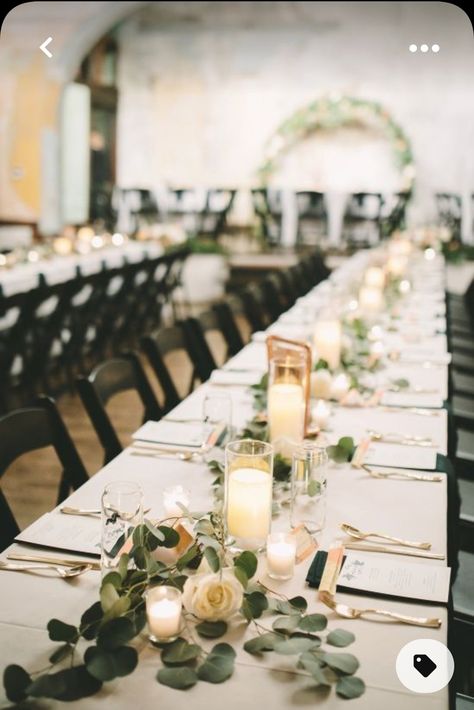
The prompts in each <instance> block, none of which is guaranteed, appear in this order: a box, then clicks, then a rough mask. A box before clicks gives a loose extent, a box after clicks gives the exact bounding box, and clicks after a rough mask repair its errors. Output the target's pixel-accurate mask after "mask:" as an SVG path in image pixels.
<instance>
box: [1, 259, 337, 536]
mask: <svg viewBox="0 0 474 710" xmlns="http://www.w3.org/2000/svg"><path fill="white" fill-rule="evenodd" d="M328 273H329V272H328V270H327V268H326V267H325V265H324V262H323V260H322V259H321V257H320V256H319V255H318V254H315V255H312V256H309V257H308V258H307V259H306V260H305V262H303V263H301V264H300V265H298V266H296V267H293V268H292V269H290V270H289V271H287V272H285V273H283V272H281V273H280V272H279V273H277V274H272V275H271V276H269V277H267V278H266V279H264V280H263V281H262V282H256V283H253V284H250V285H249V286H248V287H247V288H246V289H244V290H243V291H242V292H240V293H235V294H229V295H228V296H227V297H226V298H224V299H223V300H222V301H221V302H220V303H217V304H215V305H214V306H213V307H212V308H211V309H209V310H208V311H205V312H203V313H201V314H200V315H199V316H197V317H196V318H187V319H185V320H182V321H177V322H176V324H175V325H173V326H169V327H161V328H158V329H155V330H153V331H151V332H150V333H148V335H144V336H142V337H141V338H140V341H139V342H140V345H141V355H142V357H140V355H139V354H138V353H136V352H126V353H121V354H120V355H117V356H114V357H109V358H107V359H105V360H104V361H103V362H101V363H99V364H98V365H96V366H95V367H94V368H93V369H92V371H91V372H90V374H89V375H88V376H84V375H83V376H80V377H78V378H77V380H76V384H77V389H78V393H79V395H80V398H81V400H82V403H83V405H84V407H85V409H86V412H87V414H88V416H89V418H90V420H91V423H92V426H93V428H94V430H95V432H96V434H97V437H98V440H99V442H100V444H101V447H102V449H103V453H104V463H107V462H108V461H110V460H111V459H112V458H114V457H115V456H117V455H118V454H119V453H120V452H121V451H122V444H121V442H120V439H119V436H118V433H117V430H116V428H115V427H114V424H113V421H112V418H111V417H110V415H109V412H108V411H107V406H108V404H109V402H110V400H111V399H112V398H113V397H114V396H115V395H118V394H119V393H122V392H126V391H129V390H133V391H134V392H135V393H136V394H137V395H138V397H139V399H140V401H141V403H142V405H143V420H144V421H147V420H159V419H160V418H161V417H163V416H164V415H166V414H167V413H168V412H169V411H170V410H171V409H173V408H174V407H175V406H177V405H178V404H179V402H180V401H181V399H182V398H184V397H185V396H187V395H188V394H189V393H190V392H191V391H192V390H193V389H194V387H195V385H196V384H197V383H198V382H204V381H205V380H207V379H208V378H209V377H210V375H211V373H212V371H213V370H214V369H216V368H217V367H218V366H219V365H220V364H222V362H223V361H224V360H225V359H227V358H228V357H231V356H232V355H234V354H236V353H237V352H238V351H239V350H240V349H241V348H242V347H243V346H244V345H245V344H246V343H247V342H248V341H249V339H250V336H251V333H252V332H254V331H255V330H258V329H261V328H264V327H267V325H269V324H270V323H271V322H272V321H273V320H274V319H275V318H277V317H278V315H279V314H280V313H281V312H282V311H283V310H285V309H287V308H289V307H290V306H291V305H292V303H294V301H295V300H296V298H298V297H299V296H300V295H303V294H304V293H305V292H306V291H308V290H309V289H310V288H312V287H313V286H314V285H316V284H317V283H319V282H320V281H321V280H322V279H323V278H325V277H326V276H327V275H328ZM213 336H217V338H219V339H220V346H221V347H220V348H219V347H218V348H216V341H215V337H214V338H213ZM178 352H180V353H181V354H184V355H185V357H186V358H187V361H188V365H189V372H190V377H189V381H186V382H183V381H177V380H176V377H175V376H174V374H173V371H172V369H171V368H170V367H169V362H170V359H171V358H172V356H173V354H176V353H178ZM146 366H148V367H147V368H146ZM147 369H148V370H151V371H152V373H153V377H154V379H155V380H156V383H155V384H158V386H159V387H158V388H159V390H160V391H161V393H162V395H161V397H160V398H159V397H158V396H157V394H156V390H157V389H158V388H156V387H154V385H153V384H152V382H151V381H150V378H149V376H148V375H147ZM180 393H181V394H180ZM50 445H52V446H53V447H54V449H55V451H56V453H57V456H58V458H59V460H60V462H61V465H62V467H63V474H62V477H61V481H60V484H59V487H58V495H57V500H58V503H59V502H61V501H62V500H64V498H66V497H67V495H68V494H69V492H70V490H71V489H75V488H77V487H79V486H80V485H82V484H83V483H84V482H85V481H86V480H87V478H88V476H87V473H86V469H85V467H84V465H83V463H82V461H81V459H80V456H79V454H78V451H77V449H76V447H75V444H74V442H73V439H72V438H71V436H70V434H69V433H68V431H67V429H66V426H65V425H64V422H63V421H62V419H61V416H60V414H59V411H58V409H57V407H56V405H55V402H54V400H52V399H51V398H49V397H44V396H42V397H40V398H38V399H37V400H36V401H35V404H34V406H31V407H26V408H23V409H17V410H14V411H13V412H10V413H9V414H7V415H5V416H4V417H3V418H1V419H0V476H1V475H2V474H3V473H4V472H5V470H6V469H7V468H8V467H9V466H10V464H11V463H12V462H13V461H14V460H15V459H16V458H18V457H19V456H20V455H22V454H24V453H27V452H29V451H33V450H35V449H38V448H42V447H46V446H50ZM17 533H18V525H17V524H16V522H15V519H14V516H13V514H12V512H11V510H10V508H9V506H8V503H7V501H6V499H5V497H4V496H3V494H2V492H1V490H0V549H3V548H4V547H6V546H7V545H8V544H9V543H10V542H11V541H12V540H13V538H14V537H15V535H16V534H17Z"/></svg>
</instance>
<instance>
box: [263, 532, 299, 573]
mask: <svg viewBox="0 0 474 710" xmlns="http://www.w3.org/2000/svg"><path fill="white" fill-rule="evenodd" d="M295 558H296V542H295V541H294V539H292V536H291V535H290V534H289V533H272V534H271V535H269V536H268V538H267V571H268V576H269V577H271V578H272V579H281V580H283V579H291V577H293V574H294V571H295Z"/></svg>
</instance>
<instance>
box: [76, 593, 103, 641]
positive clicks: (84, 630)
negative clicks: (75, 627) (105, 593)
mask: <svg viewBox="0 0 474 710" xmlns="http://www.w3.org/2000/svg"><path fill="white" fill-rule="evenodd" d="M103 616H104V612H103V610H102V604H101V603H100V602H95V604H93V605H92V606H90V607H89V609H86V611H85V612H84V613H83V615H82V616H81V625H80V627H79V629H80V632H81V636H83V637H84V638H85V639H86V640H87V641H91V640H92V639H93V638H95V637H96V635H97V632H98V630H99V625H100V622H101V621H102V618H103Z"/></svg>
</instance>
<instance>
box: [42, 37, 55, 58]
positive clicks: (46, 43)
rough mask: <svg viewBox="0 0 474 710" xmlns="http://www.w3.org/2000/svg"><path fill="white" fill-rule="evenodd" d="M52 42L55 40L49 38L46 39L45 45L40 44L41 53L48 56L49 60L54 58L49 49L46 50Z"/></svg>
mask: <svg viewBox="0 0 474 710" xmlns="http://www.w3.org/2000/svg"><path fill="white" fill-rule="evenodd" d="M52 41H53V38H52V37H48V39H45V41H44V42H43V44H40V49H41V51H42V52H44V53H45V54H46V56H47V57H48V58H49V59H51V57H52V56H53V55H52V54H51V52H50V51H49V49H46V47H47V46H48V44H49V43H50V42H52Z"/></svg>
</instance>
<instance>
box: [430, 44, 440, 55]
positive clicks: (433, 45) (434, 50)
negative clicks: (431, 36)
mask: <svg viewBox="0 0 474 710" xmlns="http://www.w3.org/2000/svg"><path fill="white" fill-rule="evenodd" d="M431 51H432V52H434V53H435V54H436V52H439V44H432V45H431Z"/></svg>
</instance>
